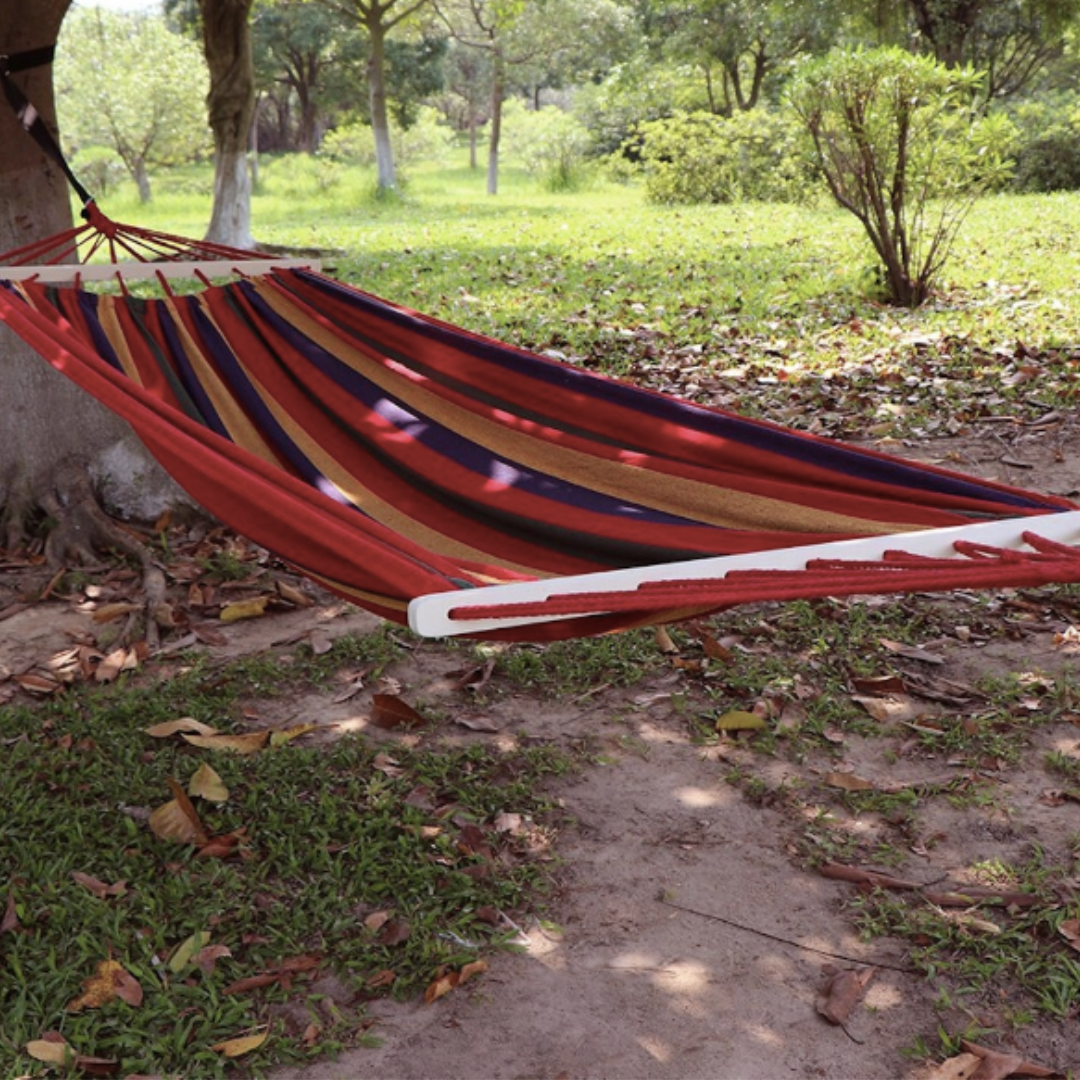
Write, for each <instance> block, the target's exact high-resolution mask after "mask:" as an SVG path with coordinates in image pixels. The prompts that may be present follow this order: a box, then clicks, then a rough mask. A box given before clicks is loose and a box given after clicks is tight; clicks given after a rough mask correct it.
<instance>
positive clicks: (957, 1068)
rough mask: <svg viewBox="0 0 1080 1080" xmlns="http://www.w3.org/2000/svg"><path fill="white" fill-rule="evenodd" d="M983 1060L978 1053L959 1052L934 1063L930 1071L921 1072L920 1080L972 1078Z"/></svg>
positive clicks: (962, 1079) (964, 1079)
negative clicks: (954, 1055)
mask: <svg viewBox="0 0 1080 1080" xmlns="http://www.w3.org/2000/svg"><path fill="white" fill-rule="evenodd" d="M981 1062H982V1059H981V1058H980V1057H978V1055H976V1054H967V1053H964V1054H957V1055H956V1057H951V1058H948V1059H947V1060H945V1061H942V1062H940V1063H939V1064H937V1065H934V1066H933V1067H932V1068H931V1069H930V1071H929V1072H928V1073H920V1074H919V1080H971V1078H972V1077H973V1076H974V1075H975V1070H976V1069H977V1068H978V1067H979V1065H980V1064H981Z"/></svg>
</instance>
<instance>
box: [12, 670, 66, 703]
mask: <svg viewBox="0 0 1080 1080" xmlns="http://www.w3.org/2000/svg"><path fill="white" fill-rule="evenodd" d="M14 679H15V682H16V683H17V684H18V685H19V686H20V687H21V688H22V689H23V690H25V691H26V692H27V693H28V694H38V695H39V696H41V697H45V696H47V695H49V694H55V693H56V691H57V690H61V689H63V686H64V684H63V683H61V682H57V680H56V679H48V678H46V677H45V676H44V675H35V674H34V673H33V672H29V673H27V674H25V675H16V676H14Z"/></svg>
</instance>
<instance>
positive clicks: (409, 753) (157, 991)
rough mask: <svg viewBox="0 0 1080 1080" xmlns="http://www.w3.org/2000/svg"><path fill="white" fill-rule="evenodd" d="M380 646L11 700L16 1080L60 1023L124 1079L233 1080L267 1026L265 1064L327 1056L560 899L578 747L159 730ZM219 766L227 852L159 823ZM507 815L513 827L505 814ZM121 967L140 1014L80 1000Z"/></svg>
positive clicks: (8, 971)
mask: <svg viewBox="0 0 1080 1080" xmlns="http://www.w3.org/2000/svg"><path fill="white" fill-rule="evenodd" d="M387 648H388V635H382V634H376V635H372V636H370V637H367V638H363V639H346V640H344V641H341V642H338V643H337V644H336V645H335V646H334V648H333V650H331V652H329V653H328V654H327V655H325V656H320V657H316V656H314V655H312V653H311V651H310V650H309V649H306V648H301V649H299V650H297V653H296V654H295V655H293V656H292V657H291V662H285V663H282V662H281V661H280V658H279V659H278V660H276V661H275V662H273V663H271V662H269V661H266V660H260V659H257V658H255V659H249V660H247V661H244V662H237V663H232V664H226V665H215V666H210V665H207V664H199V665H196V666H194V667H189V669H188V670H186V671H181V672H180V673H178V674H176V675H174V677H172V678H163V679H160V680H159V681H155V682H154V683H153V684H152V685H124V684H119V685H117V686H114V687H111V688H107V689H98V690H93V689H88V688H85V687H83V688H75V689H72V690H70V691H69V692H67V693H65V694H64V695H63V696H61V697H58V698H55V699H53V700H51V701H49V702H47V703H43V704H40V705H37V706H35V707H7V708H5V709H4V710H2V711H0V741H2V743H3V745H4V748H5V749H4V754H5V768H4V770H3V774H2V776H0V805H3V806H4V808H5V810H4V815H3V820H2V821H0V864H2V865H3V866H4V867H5V884H4V893H3V894H2V895H0V910H2V909H4V905H5V904H6V905H7V907H6V911H7V915H6V916H5V918H4V923H3V927H2V932H0V955H2V957H3V964H2V965H0V1013H2V1014H3V1016H4V1023H3V1026H2V1030H0V1063H2V1064H0V1071H2V1072H3V1074H4V1075H11V1076H14V1075H21V1074H23V1073H26V1072H28V1071H32V1070H33V1069H34V1067H35V1063H34V1062H32V1061H31V1060H29V1059H28V1057H27V1055H26V1051H25V1048H26V1046H27V1044H28V1043H30V1042H32V1041H33V1040H38V1039H41V1038H42V1036H43V1035H44V1034H45V1033H46V1032H49V1031H54V1032H59V1033H60V1034H61V1035H62V1036H63V1038H64V1039H65V1040H66V1041H67V1043H68V1044H69V1045H70V1046H71V1047H72V1049H73V1050H74V1051H75V1052H76V1053H78V1054H81V1055H91V1056H94V1057H97V1058H103V1059H107V1060H110V1061H113V1062H114V1063H116V1064H115V1065H114V1066H112V1067H111V1071H110V1074H112V1072H113V1071H114V1072H116V1073H118V1074H121V1075H126V1074H132V1073H142V1074H160V1075H179V1074H183V1075H199V1076H201V1077H211V1076H222V1075H225V1074H226V1073H227V1072H228V1071H229V1068H230V1062H229V1059H228V1058H227V1057H226V1056H225V1054H224V1053H223V1052H220V1051H216V1050H215V1049H213V1047H215V1046H216V1045H219V1044H222V1043H226V1042H227V1041H228V1040H231V1039H234V1038H238V1037H242V1036H247V1035H249V1034H252V1033H267V1034H268V1038H267V1040H266V1042H265V1043H264V1044H263V1045H262V1046H261V1047H260V1048H258V1049H256V1050H254V1051H252V1052H251V1053H250V1054H249V1055H247V1056H245V1057H244V1058H243V1061H244V1062H246V1063H247V1064H248V1066H249V1067H251V1068H256V1069H258V1068H259V1067H260V1066H261V1065H265V1064H267V1063H269V1062H272V1061H282V1060H290V1059H300V1058H304V1057H307V1056H312V1055H317V1054H325V1053H327V1052H331V1051H333V1050H335V1049H338V1048H341V1047H343V1046H347V1045H353V1044H356V1043H357V1042H360V1041H362V1040H364V1039H365V1038H366V1037H367V1034H366V1033H367V1028H368V1021H367V1020H366V1018H365V1015H364V1009H363V1005H364V1002H365V1001H366V1000H369V999H370V998H372V997H376V996H379V995H383V994H387V993H392V994H397V995H401V996H413V995H416V994H417V993H422V992H424V991H425V989H426V988H428V987H429V986H431V985H432V984H434V983H436V982H437V980H438V979H439V978H440V977H445V976H446V975H447V974H448V973H457V972H461V971H462V970H463V969H466V966H467V965H469V964H475V963H476V962H477V961H479V960H482V958H483V957H484V956H485V955H486V954H488V953H490V952H491V951H493V950H497V949H500V948H503V947H505V945H506V944H507V942H508V940H509V939H510V938H512V937H513V936H514V926H515V923H514V920H515V919H517V918H521V917H522V914H521V913H522V912H523V911H527V910H529V909H532V908H533V907H534V906H535V904H536V903H538V902H539V899H540V898H541V897H542V896H543V894H544V891H545V887H546V881H547V872H546V870H545V867H544V863H543V862H542V861H539V859H538V856H540V855H545V854H546V846H547V842H548V836H547V832H546V828H547V826H546V824H545V823H546V822H547V820H548V818H549V812H550V809H551V808H550V806H549V804H548V802H547V801H546V799H545V797H544V795H543V785H544V782H545V779H546V778H548V777H550V776H552V775H553V774H559V773H562V772H564V771H565V770H567V769H568V768H569V767H570V766H571V761H570V759H569V758H568V757H567V756H566V755H564V754H563V753H561V752H558V751H556V750H554V749H553V748H551V747H548V746H545V745H533V746H529V747H525V748H519V749H518V750H516V751H515V752H513V753H500V752H498V751H497V750H494V749H487V748H484V747H475V746H473V747H462V748H441V749H438V750H429V749H424V748H423V747H422V746H420V745H407V744H406V741H404V740H403V741H401V742H400V743H399V744H390V745H385V744H384V745H383V747H382V749H381V750H379V749H378V748H377V747H376V746H375V745H373V743H372V742H371V741H370V740H365V739H362V738H359V737H350V736H345V737H341V738H339V739H337V740H335V741H333V742H332V743H331V744H330V745H328V746H325V745H324V746H315V747H305V746H304V745H303V740H302V739H301V740H288V741H285V742H283V743H282V744H281V745H279V746H276V747H275V746H270V747H269V748H267V749H264V750H263V751H262V752H259V753H254V754H250V755H247V754H243V755H242V754H238V753H230V752H225V751H213V750H206V749H200V748H197V747H194V746H192V745H189V744H187V743H186V742H185V741H183V739H182V738H181V737H179V736H174V737H172V738H168V739H163V738H153V737H151V736H150V735H148V734H147V732H146V729H147V728H149V727H151V726H153V725H154V724H157V723H160V722H162V721H168V720H174V719H177V718H178V717H180V716H188V717H193V718H195V719H198V720H200V721H202V722H204V723H208V724H210V725H212V726H213V727H215V728H216V729H217V730H219V731H222V732H225V733H230V732H234V733H239V732H244V731H246V730H248V725H247V724H246V722H245V718H244V713H243V708H242V704H243V703H244V702H249V701H251V700H253V699H259V698H264V697H266V696H267V695H269V694H279V693H283V692H287V691H289V690H291V689H292V690H295V689H296V688H297V687H301V686H311V685H318V684H319V683H320V682H324V681H326V680H328V679H329V678H331V677H332V676H333V673H334V672H335V671H337V670H339V669H340V668H341V667H342V666H343V665H351V664H356V663H357V662H365V663H368V664H376V665H377V664H379V663H381V662H384V661H385V660H386V658H387ZM413 742H415V740H413ZM204 764H207V765H210V766H211V767H212V768H213V769H214V770H215V771H216V773H217V774H218V776H219V777H220V779H221V781H222V782H223V783H224V785H225V786H226V787H227V789H228V798H227V799H226V800H225V801H224V802H221V803H213V802H208V801H205V800H203V799H201V798H194V797H193V802H194V804H195V812H196V813H197V815H198V818H199V821H200V822H201V826H202V828H203V830H204V831H205V834H206V836H207V837H210V838H218V839H219V840H222V839H224V840H225V841H226V843H225V845H224V848H223V850H222V853H221V854H220V855H218V856H214V854H213V848H214V844H213V843H212V842H211V844H210V845H209V846H208V845H207V844H206V843H205V842H204V841H203V840H198V841H194V842H190V843H184V842H176V841H172V840H168V839H162V838H161V837H160V836H159V835H157V833H158V830H157V829H156V828H155V827H153V826H152V823H151V819H150V814H151V812H152V811H154V810H156V809H157V808H159V807H161V806H162V805H163V804H165V803H167V802H168V801H169V800H170V796H171V791H170V782H171V781H172V782H176V783H178V784H179V785H180V786H181V787H182V788H184V789H186V788H187V787H188V785H189V782H190V781H191V780H192V777H193V776H194V774H195V772H196V770H197V769H198V768H199V767H200V766H201V765H204ZM504 812H505V813H507V814H514V815H520V819H517V818H515V819H514V820H515V822H519V824H516V825H515V827H514V828H513V829H508V828H504V827H496V821H497V819H498V817H499V815H500V814H502V813H504ZM82 875H86V877H82ZM192 942H195V943H196V945H197V947H195V946H193V945H192ZM109 960H111V961H115V962H116V964H118V965H120V967H121V968H122V969H123V971H125V972H127V974H128V976H130V978H131V979H132V980H134V981H135V982H137V984H138V986H139V987H140V988H141V997H142V1000H141V1003H139V1004H137V1005H136V1004H133V1003H132V1002H131V1000H130V999H121V998H112V999H111V1000H108V1001H105V1002H104V1003H102V1004H101V1006H100V1007H86V1008H73V1007H72V1003H74V1002H76V1001H77V1000H78V999H79V998H80V996H81V994H82V993H83V988H84V986H85V980H89V979H91V977H92V976H94V974H95V972H96V971H97V969H98V965H100V964H101V963H102V962H104V961H109ZM468 970H476V969H475V968H473V969H468ZM38 1067H40V1066H38ZM87 1067H89V1066H87Z"/></svg>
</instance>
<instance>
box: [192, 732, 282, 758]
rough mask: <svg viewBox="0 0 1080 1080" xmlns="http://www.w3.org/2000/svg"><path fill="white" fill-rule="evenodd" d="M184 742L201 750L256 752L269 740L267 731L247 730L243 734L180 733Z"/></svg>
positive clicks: (239, 752)
mask: <svg viewBox="0 0 1080 1080" xmlns="http://www.w3.org/2000/svg"><path fill="white" fill-rule="evenodd" d="M181 738H183V739H184V740H185V742H189V743H191V745H192V746H197V747H199V748H200V749H201V750H229V751H232V752H233V753H236V754H257V753H258V752H259V751H260V750H261V749H262V748H263V747H264V746H265V745H266V744H267V743H268V742H269V741H270V732H269V731H248V732H245V733H244V734H243V735H181Z"/></svg>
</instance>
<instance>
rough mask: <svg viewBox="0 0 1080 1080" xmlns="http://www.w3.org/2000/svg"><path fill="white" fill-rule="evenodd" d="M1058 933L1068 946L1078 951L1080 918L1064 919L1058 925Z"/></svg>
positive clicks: (1079, 945) (1079, 948)
mask: <svg viewBox="0 0 1080 1080" xmlns="http://www.w3.org/2000/svg"><path fill="white" fill-rule="evenodd" d="M1058 933H1059V934H1060V935H1061V936H1062V937H1063V938H1064V939H1065V940H1066V941H1067V942H1068V943H1069V945H1070V947H1072V948H1074V949H1076V951H1077V952H1080V919H1066V920H1065V921H1064V922H1063V923H1062V924H1061V925H1060V926H1059V927H1058Z"/></svg>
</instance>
